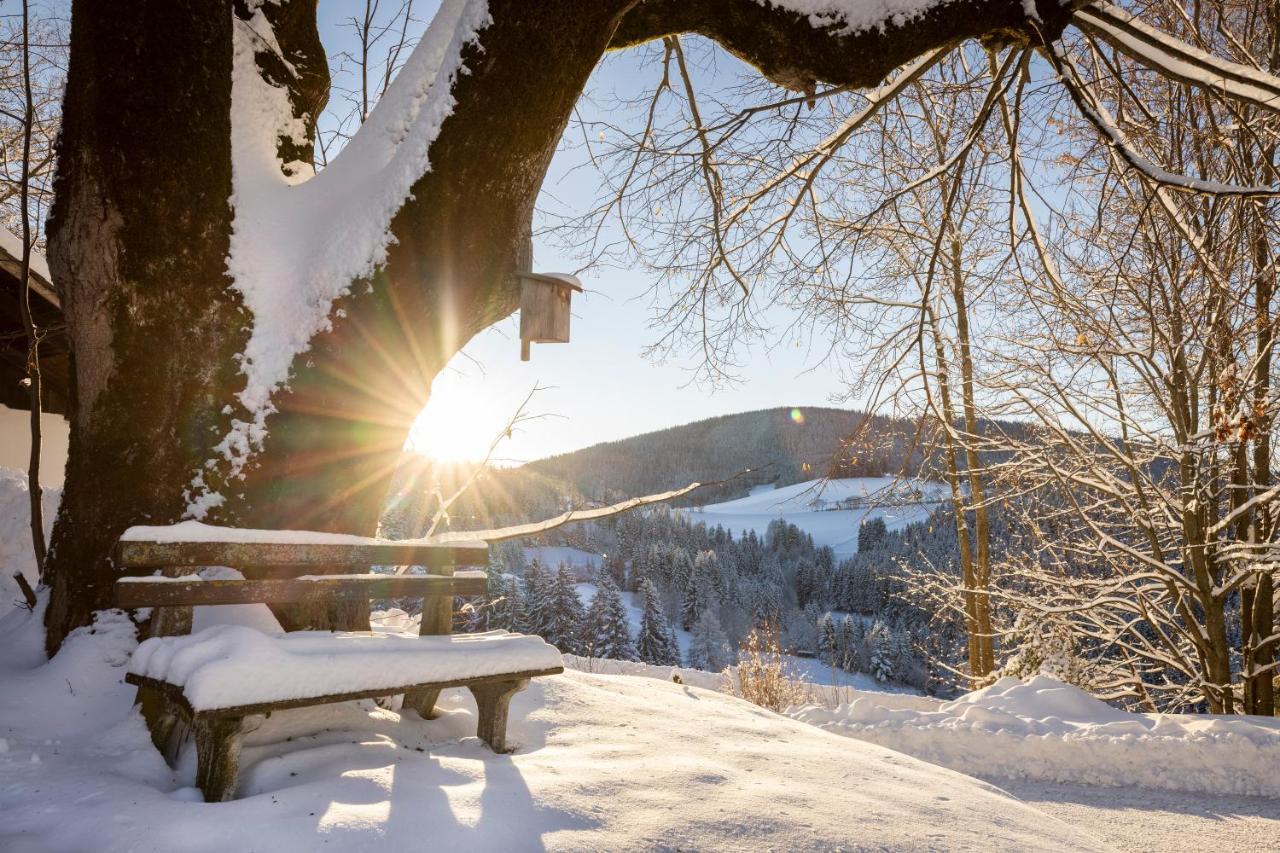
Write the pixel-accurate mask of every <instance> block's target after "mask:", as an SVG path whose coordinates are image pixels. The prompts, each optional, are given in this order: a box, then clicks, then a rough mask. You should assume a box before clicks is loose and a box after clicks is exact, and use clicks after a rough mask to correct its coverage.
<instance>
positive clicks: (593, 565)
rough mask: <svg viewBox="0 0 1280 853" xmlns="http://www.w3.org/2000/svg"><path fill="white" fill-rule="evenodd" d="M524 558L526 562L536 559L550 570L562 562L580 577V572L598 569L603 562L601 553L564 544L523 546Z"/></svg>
mask: <svg viewBox="0 0 1280 853" xmlns="http://www.w3.org/2000/svg"><path fill="white" fill-rule="evenodd" d="M524 559H525V562H526V563H529V562H532V561H533V560H534V559H537V561H538V562H539V563H541V564H542V565H543V566H545V567H547V568H548V569H550V570H551V571H555V570H556V568H557V567H558V566H559V565H560V564H561V563H564V564H565V565H566V566H568V567H569V568H571V569H574V570H575V574H578V576H579V577H582V574H580V573H582V572H584V571H585V570H587V569H591V570H594V569H598V568H600V566H601V564H602V563H603V562H604V556H603V555H601V554H593V553H592V552H590V551H583V550H582V549H581V548H570V547H568V546H565V545H555V546H552V545H547V546H543V547H540V548H525V549H524Z"/></svg>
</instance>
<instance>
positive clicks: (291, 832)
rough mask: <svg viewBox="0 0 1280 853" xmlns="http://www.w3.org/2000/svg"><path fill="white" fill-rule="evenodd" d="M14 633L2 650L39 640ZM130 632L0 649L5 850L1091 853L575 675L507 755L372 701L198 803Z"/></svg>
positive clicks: (641, 688) (1060, 832) (547, 699)
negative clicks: (161, 748) (149, 725)
mask: <svg viewBox="0 0 1280 853" xmlns="http://www.w3.org/2000/svg"><path fill="white" fill-rule="evenodd" d="M10 617H11V618H6V619H0V636H3V637H5V638H6V639H7V638H9V632H10V631H12V630H17V631H18V632H19V633H21V632H23V631H27V630H31V631H37V632H38V627H39V622H38V618H33V617H32V616H31V615H30V614H27V613H25V612H21V611H14V612H13V613H12V614H10ZM114 618H116V619H118V618H119V617H118V614H117V615H116V617H114ZM11 619H17V620H19V621H20V622H21V624H17V623H13V622H12V621H11ZM113 625H114V627H112V626H113ZM126 627H127V623H124V624H117V623H116V622H112V621H111V619H110V618H109V620H108V623H104V624H103V625H102V626H101V628H100V629H99V630H97V631H96V632H94V631H83V632H78V633H77V634H75V635H73V636H72V637H71V638H70V639H69V640H68V642H67V644H66V645H65V646H64V648H63V650H62V651H61V652H60V653H59V654H58V656H57V657H55V658H54V659H53V661H50V662H48V663H45V664H43V665H40V666H35V667H25V666H23V667H16V668H15V667H14V666H12V665H11V661H10V660H9V659H8V654H9V648H8V646H0V674H3V677H4V679H5V687H6V689H5V690H0V732H3V737H4V746H3V747H0V814H3V815H4V821H3V822H0V849H5V850H22V851H26V852H27V853H33V852H34V853H41V851H68V850H94V851H99V853H116V851H121V853H123V851H127V850H147V851H161V850H185V851H192V853H201V851H225V850H271V851H273V853H292V851H308V853H309V851H314V850H318V849H321V848H332V849H334V850H394V849H418V848H420V847H421V846H422V845H423V843H424V839H430V844H431V846H432V847H433V848H438V849H442V850H454V849H470V850H529V849H539V850H541V849H546V850H553V851H555V850H584V851H585V850H653V849H676V848H683V849H700V850H742V849H755V850H763V849H778V850H831V849H837V848H843V849H894V850H925V849H932V850H938V849H949V850H961V849H964V850H984V851H986V850H1033V849H1034V850H1046V851H1054V850H1072V851H1079V850H1100V849H1103V848H1102V845H1101V844H1099V843H1098V842H1096V841H1095V840H1093V839H1092V838H1090V837H1088V836H1087V835H1084V834H1082V833H1081V832H1080V831H1079V830H1077V829H1073V828H1072V827H1070V826H1067V825H1066V824H1064V823H1062V822H1060V821H1058V820H1055V819H1053V818H1050V817H1047V816H1045V815H1044V814H1043V813H1042V812H1039V811H1036V810H1034V809H1032V808H1030V807H1028V806H1026V805H1024V804H1022V803H1020V802H1018V801H1017V800H1015V799H1013V798H1011V797H1009V796H1008V795H1006V794H1004V793H1003V792H1001V791H999V790H996V789H994V788H992V787H991V786H989V785H987V784H984V783H981V782H978V781H976V780H973V779H969V778H967V777H964V776H962V775H960V774H957V773H954V772H952V771H950V770H946V769H943V768H939V767H934V766H930V765H928V764H925V763H923V762H920V761H916V760H915V759H912V758H909V757H907V756H904V755H900V754H897V753H893V752H890V751H888V750H885V749H881V748H879V747H877V746H873V745H870V744H865V743H861V742H858V741H855V740H849V739H845V738H839V737H836V736H833V735H831V734H829V733H826V732H822V731H818V730H817V729H814V728H812V727H810V726H806V725H804V724H802V723H799V722H796V721H793V720H788V719H786V718H784V717H780V716H778V715H776V714H771V713H768V712H766V711H763V710H761V709H759V708H756V707H755V706H752V705H748V704H747V703H745V702H742V701H739V700H737V699H733V698H732V697H728V696H724V695H721V694H717V693H714V692H708V691H704V690H699V689H697V688H695V687H690V686H689V685H681V684H674V683H670V682H667V683H663V682H659V681H655V680H652V679H639V678H629V677H626V676H601V675H589V674H585V673H578V672H566V673H565V674H564V675H561V676H556V677H554V678H546V679H539V680H537V681H535V682H534V683H533V685H532V686H530V688H529V689H527V690H525V691H523V692H521V693H520V694H518V695H517V696H516V697H515V698H514V700H513V701H512V706H511V720H510V729H509V730H510V740H511V742H512V743H513V744H515V745H516V746H517V751H516V753H515V754H514V755H502V756H499V755H494V754H493V753H492V752H490V751H489V750H488V749H487V748H486V747H485V746H484V745H483V744H482V743H481V742H480V741H479V740H478V739H477V738H475V737H474V733H475V724H476V721H475V705H474V703H473V701H472V699H471V697H470V696H469V694H468V693H467V692H466V691H464V690H448V691H445V692H444V694H442V696H441V700H440V704H439V707H440V709H441V711H442V716H441V718H440V719H437V720H434V721H430V722H424V721H422V720H419V719H417V718H416V717H414V716H413V715H406V716H404V717H401V716H400V715H398V714H396V713H394V712H392V711H389V710H385V709H381V708H377V707H375V706H373V705H372V703H367V702H348V703H341V704H336V705H327V706H321V707H315V708H302V709H297V710H292V711H281V712H277V713H275V714H272V715H271V716H270V717H269V718H267V719H265V720H260V721H258V728H256V729H255V730H253V731H251V732H249V733H248V734H247V736H246V738H245V745H244V750H243V754H242V760H241V784H240V787H239V791H238V799H236V800H234V801H232V802H228V803H216V804H207V803H202V802H198V801H195V800H196V799H197V798H196V797H195V796H194V792H193V791H192V790H191V787H192V784H193V782H194V776H195V762H194V750H193V748H192V747H191V746H190V745H188V746H187V747H186V748H185V749H184V752H183V754H182V756H181V757H180V759H179V762H178V766H177V768H176V769H175V770H170V769H169V768H168V767H167V766H166V765H165V764H164V761H163V760H162V759H161V757H160V755H159V753H158V752H157V751H156V750H155V748H154V747H153V746H152V745H151V741H150V738H149V736H148V735H147V731H146V727H145V726H144V725H143V723H142V719H141V716H140V715H139V714H138V712H137V711H135V710H133V709H132V708H131V703H132V701H133V692H134V691H133V690H132V688H130V687H128V685H125V684H122V683H121V676H122V675H123V661H122V660H121V659H120V656H121V653H122V652H125V653H127V649H128V646H129V643H128V642H126V641H127V639H128V637H129V636H131V633H132V632H131V630H125V628H126ZM122 643H123V644H124V645H122ZM68 681H69V682H70V684H71V685H72V686H73V688H74V689H72V690H68ZM11 685H12V686H14V687H16V688H18V689H13V690H10V689H7V688H8V687H10V686H11ZM51 716H52V717H53V718H54V719H52V721H51ZM673 735H675V737H673Z"/></svg>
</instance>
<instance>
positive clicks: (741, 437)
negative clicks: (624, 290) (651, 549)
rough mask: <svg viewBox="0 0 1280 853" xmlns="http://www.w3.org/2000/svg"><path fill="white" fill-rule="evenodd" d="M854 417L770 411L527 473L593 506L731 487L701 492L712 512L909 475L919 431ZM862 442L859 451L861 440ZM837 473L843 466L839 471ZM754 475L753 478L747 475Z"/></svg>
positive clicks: (601, 448)
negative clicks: (757, 493)
mask: <svg viewBox="0 0 1280 853" xmlns="http://www.w3.org/2000/svg"><path fill="white" fill-rule="evenodd" d="M867 417H868V416H867V415H866V414H865V413H864V412H857V411H849V410H844V409H828V408H803V409H790V408H778V409H764V410H761V411H756V412H741V413H739V414H734V415H722V416H720V417H715V418H708V419H706V420H701V421H695V422H693V423H690V424H684V425H683V426H677V427H670V428H669V429H664V430H659V431H657V432H649V433H645V434H643V435H637V436H632V437H631V438H624V439H621V440H619V441H610V442H605V443H603V444H597V445H594V446H592V447H587V448H584V449H582V450H578V451H575V452H573V453H565V454H561V455H559V456H552V457H549V458H547V459H541V460H538V461H537V462H532V463H529V464H528V465H525V466H523V467H522V468H521V469H518V470H519V471H521V472H523V473H524V474H525V475H533V476H534V478H535V479H537V480H544V481H547V480H549V481H559V482H561V483H564V484H566V485H569V486H571V487H572V489H573V490H574V491H576V492H577V493H579V494H580V495H582V496H584V497H586V498H588V499H592V500H610V499H612V498H615V497H617V498H621V497H629V496H633V495H643V494H651V493H654V492H660V491H663V490H665V489H672V488H677V487H679V486H683V485H685V484H687V483H690V482H693V481H695V480H696V481H698V482H703V483H711V482H718V481H721V480H728V479H730V478H733V477H735V475H741V476H739V477H737V478H736V479H734V480H733V481H732V482H729V483H726V484H724V486H722V487H712V488H709V489H703V490H700V491H699V492H698V493H697V497H696V502H697V503H705V502H710V501H716V500H723V499H726V498H730V497H736V496H739V495H742V494H745V493H746V491H747V489H749V488H750V487H751V486H754V485H758V484H761V483H774V484H776V485H778V486H786V485H790V484H792V483H798V482H801V481H803V480H810V479H813V478H814V477H822V476H826V475H828V474H832V473H835V474H839V475H841V476H850V477H852V476H878V475H880V474H884V473H887V472H892V471H896V470H897V469H898V468H900V467H901V465H902V462H903V456H904V454H906V453H907V452H908V448H909V447H910V445H911V439H912V436H913V433H914V426H913V425H911V424H909V423H907V422H905V421H900V420H894V419H891V418H885V417H880V416H872V417H871V421H870V422H869V423H864V421H865V420H866V418H867ZM855 435H857V436H860V440H857V441H856V442H855V443H856V447H855V448H851V447H850V446H849V440H850V437H852V436H855ZM833 465H834V466H835V467H834V469H833ZM747 471H750V473H743V472H747Z"/></svg>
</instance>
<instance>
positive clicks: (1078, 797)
mask: <svg viewBox="0 0 1280 853" xmlns="http://www.w3.org/2000/svg"><path fill="white" fill-rule="evenodd" d="M992 781H993V782H994V783H995V784H996V785H998V786H999V787H1001V788H1003V789H1004V790H1006V791H1008V792H1009V793H1011V794H1013V795H1014V796H1016V797H1018V799H1020V800H1022V801H1023V802H1025V803H1027V804H1029V805H1033V806H1035V807H1036V808H1038V809H1040V810H1041V811H1042V812H1044V813H1045V814H1050V815H1053V816H1054V817H1056V818H1059V819H1060V820H1063V821H1066V822H1067V823H1069V824H1071V825H1072V826H1074V827H1078V828H1080V829H1082V830H1084V831H1085V832H1088V833H1089V834H1090V835H1092V836H1094V837H1095V838H1098V839H1100V840H1102V841H1104V842H1106V843H1107V844H1109V845H1111V846H1112V847H1114V848H1116V849H1117V850H1123V851H1128V853H1204V851H1206V850H1266V849H1276V848H1280V800H1274V799H1270V798H1267V797H1239V796H1222V795H1215V794H1191V793H1185V792H1182V791H1153V790H1150V789H1147V788H1093V787H1089V786H1085V785H1064V784H1059V783H1054V782H1032V781H1027V780H998V779H993V780H992Z"/></svg>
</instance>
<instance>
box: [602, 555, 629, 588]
mask: <svg viewBox="0 0 1280 853" xmlns="http://www.w3.org/2000/svg"><path fill="white" fill-rule="evenodd" d="M600 574H601V575H602V576H603V575H608V576H609V578H611V579H612V580H613V584H614V586H616V587H617V588H618V589H622V587H623V586H624V585H625V584H626V582H627V562H626V560H624V559H622V554H621V552H620V549H614V553H612V554H606V555H605V558H604V565H603V566H602V567H601V571H600Z"/></svg>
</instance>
